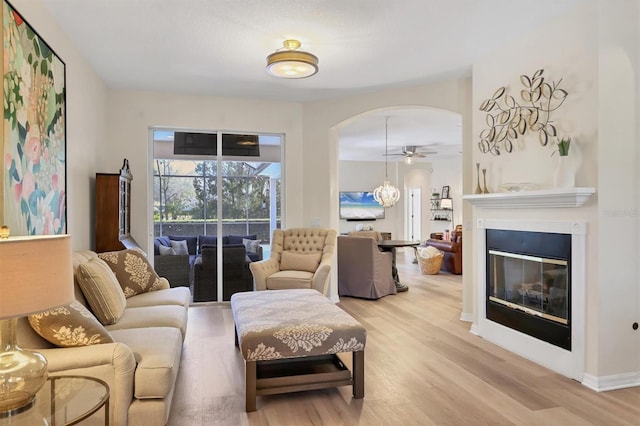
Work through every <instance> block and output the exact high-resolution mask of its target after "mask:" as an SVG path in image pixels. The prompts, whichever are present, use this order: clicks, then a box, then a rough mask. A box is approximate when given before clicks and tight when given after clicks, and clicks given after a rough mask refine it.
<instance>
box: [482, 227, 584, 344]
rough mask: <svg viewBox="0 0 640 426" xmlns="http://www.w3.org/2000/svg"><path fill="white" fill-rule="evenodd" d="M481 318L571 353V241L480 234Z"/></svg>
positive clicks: (511, 233) (532, 234)
mask: <svg viewBox="0 0 640 426" xmlns="http://www.w3.org/2000/svg"><path fill="white" fill-rule="evenodd" d="M485 247H486V253H485V256H486V260H487V264H486V268H485V269H486V282H487V285H486V296H485V300H486V317H487V319H489V320H491V321H494V322H497V323H499V324H502V325H504V326H506V327H509V328H512V329H514V330H518V331H520V332H522V333H525V334H528V335H529V336H533V337H535V338H537V339H540V340H543V341H545V342H548V343H550V344H552V345H556V346H558V347H561V348H563V349H566V350H569V351H570V350H571V325H572V323H571V309H570V306H571V285H570V284H571V236H570V235H567V234H555V233H546V232H529V231H513V230H503V229H487V230H486V244H485Z"/></svg>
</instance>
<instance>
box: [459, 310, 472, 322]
mask: <svg viewBox="0 0 640 426" xmlns="http://www.w3.org/2000/svg"><path fill="white" fill-rule="evenodd" d="M460 321H464V322H473V313H472V312H462V313H461V314H460Z"/></svg>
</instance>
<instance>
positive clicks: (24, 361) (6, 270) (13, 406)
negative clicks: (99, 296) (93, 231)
mask: <svg viewBox="0 0 640 426" xmlns="http://www.w3.org/2000/svg"><path fill="white" fill-rule="evenodd" d="M3 234H8V232H7V230H6V228H5V227H3V229H2V230H0V417H6V416H9V415H12V414H15V413H18V412H21V411H24V410H26V409H28V408H30V407H31V405H32V404H33V400H34V398H35V395H36V393H37V392H38V391H39V390H40V388H41V387H42V386H43V385H44V383H45V382H46V380H47V360H46V358H45V357H44V356H43V355H42V354H40V353H38V352H33V351H28V350H23V349H21V348H20V347H19V346H18V345H17V342H16V325H17V322H18V317H22V316H27V315H30V314H33V313H37V312H41V311H45V310H48V309H51V308H54V307H57V306H60V305H64V304H66V303H70V302H71V301H72V300H73V299H74V291H73V265H72V261H71V237H70V236H69V235H51V236H42V235H41V236H28V237H12V238H9V237H8V236H7V237H4V235H3Z"/></svg>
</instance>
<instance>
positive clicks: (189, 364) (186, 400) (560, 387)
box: [169, 254, 640, 426]
mask: <svg viewBox="0 0 640 426" xmlns="http://www.w3.org/2000/svg"><path fill="white" fill-rule="evenodd" d="M398 266H399V272H400V277H401V279H402V280H403V281H404V282H405V283H407V284H409V286H410V289H409V291H408V292H406V293H399V294H397V295H392V296H387V297H384V298H382V299H380V300H377V301H373V300H361V299H355V298H343V299H342V300H341V302H340V304H339V306H341V307H342V308H343V309H344V310H346V311H347V312H349V313H351V314H352V315H353V316H354V317H355V318H357V319H358V320H359V321H360V322H361V323H362V324H363V325H364V326H365V327H366V329H367V333H368V334H367V347H366V355H365V372H366V373H365V397H364V399H363V400H354V399H352V398H351V387H341V388H334V389H327V390H321V391H308V392H299V393H293V394H286V395H276V396H264V397H258V411H256V412H252V413H245V411H244V372H243V371H244V370H243V366H244V364H243V359H242V356H241V355H240V353H239V352H238V350H237V349H236V347H235V345H234V334H233V318H232V315H231V310H230V308H229V306H228V305H209V306H197V307H192V308H191V309H190V310H189V325H188V331H187V337H186V340H185V345H184V353H183V358H182V363H181V366H180V373H179V376H178V383H177V386H176V391H175V395H174V400H173V407H172V410H171V417H170V420H169V425H170V426H191V425H207V426H208V425H272V426H273V425H292V426H294V425H295V426H303V425H367V426H369V425H488V424H491V425H554V426H555V425H558V426H565V425H581V426H582V425H598V426H613V425H635V426H637V425H640V388H632V389H622V390H617V391H611V392H603V393H596V392H593V391H591V390H589V389H587V388H586V387H584V386H582V385H581V384H579V383H578V382H575V381H573V380H571V379H567V378H565V377H563V376H560V375H558V374H555V373H553V372H551V371H549V370H547V369H545V368H543V367H540V366H538V365H537V364H534V363H531V362H529V361H527V360H525V359H523V358H520V357H518V356H516V355H514V354H512V353H510V352H508V351H505V350H503V349H501V348H499V347H497V346H495V345H493V344H491V343H488V342H486V341H484V340H483V339H481V338H479V337H477V336H474V335H472V334H471V333H469V327H470V324H469V323H465V322H462V321H460V320H459V317H460V311H461V291H462V290H461V286H462V284H461V278H460V277H459V276H454V275H446V274H440V275H422V274H420V271H419V269H418V265H415V264H412V263H411V262H410V259H409V258H408V257H407V259H406V262H405V259H404V258H403V257H402V254H399V265H398ZM349 360H350V357H345V361H346V363H347V364H350V363H349Z"/></svg>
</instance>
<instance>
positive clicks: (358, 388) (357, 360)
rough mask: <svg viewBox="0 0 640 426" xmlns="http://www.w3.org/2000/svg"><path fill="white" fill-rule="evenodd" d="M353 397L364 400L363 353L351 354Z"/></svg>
mask: <svg viewBox="0 0 640 426" xmlns="http://www.w3.org/2000/svg"><path fill="white" fill-rule="evenodd" d="M352 369H353V371H352V372H351V375H352V380H353V397H354V398H355V399H362V398H364V351H357V352H353V367H352Z"/></svg>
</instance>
